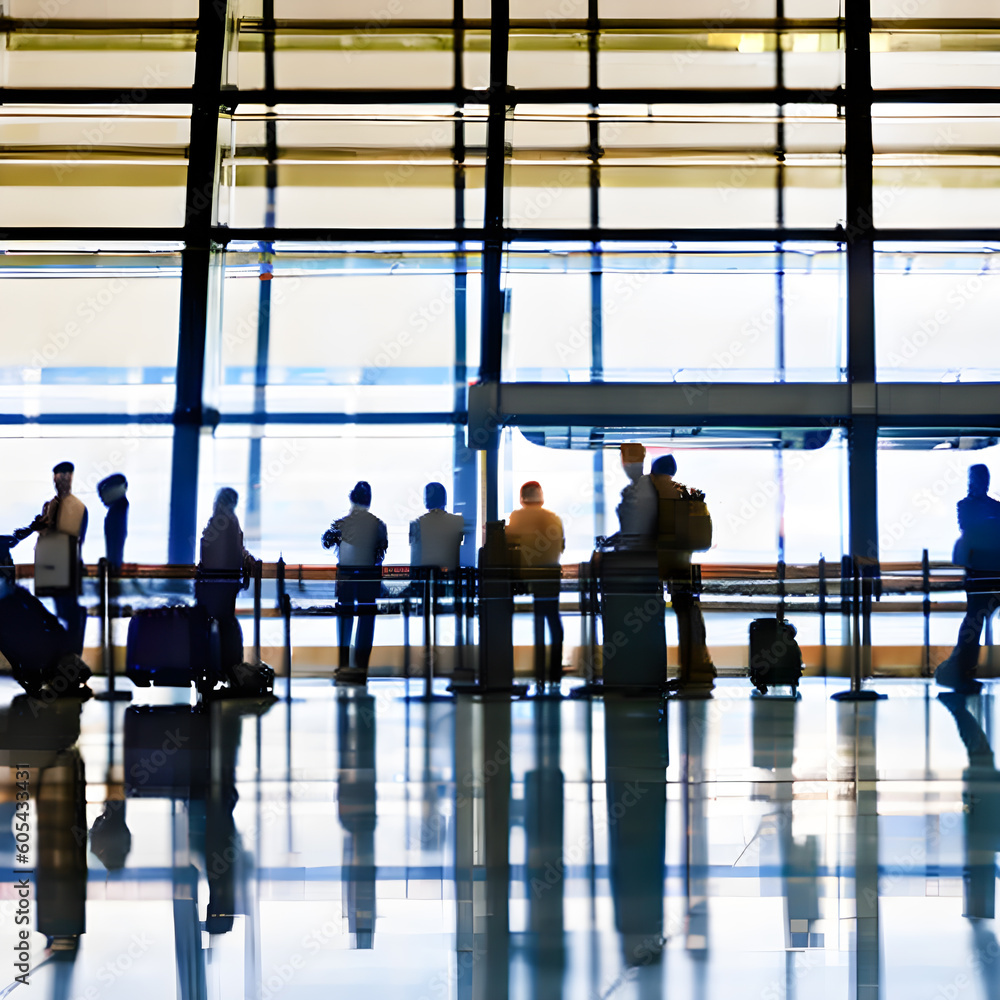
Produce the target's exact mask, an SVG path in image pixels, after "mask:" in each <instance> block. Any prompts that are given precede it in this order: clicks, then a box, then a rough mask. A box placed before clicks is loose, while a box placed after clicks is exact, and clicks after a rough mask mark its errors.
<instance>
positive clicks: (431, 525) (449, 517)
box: [410, 510, 465, 569]
mask: <svg viewBox="0 0 1000 1000" xmlns="http://www.w3.org/2000/svg"><path fill="white" fill-rule="evenodd" d="M464 534H465V520H464V519H463V517H462V515H461V514H449V513H448V512H447V511H445V510H429V511H427V513H426V514H424V515H422V516H421V517H418V518H417V519H416V520H415V521H411V522H410V565H411V566H440V567H442V568H443V569H458V563H459V550H460V549H461V547H462V536H463V535H464Z"/></svg>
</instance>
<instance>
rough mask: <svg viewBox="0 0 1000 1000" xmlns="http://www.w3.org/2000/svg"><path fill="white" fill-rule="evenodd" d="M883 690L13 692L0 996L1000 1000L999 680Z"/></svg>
mask: <svg viewBox="0 0 1000 1000" xmlns="http://www.w3.org/2000/svg"><path fill="white" fill-rule="evenodd" d="M571 683H575V682H567V684H566V685H564V688H565V689H567V690H568V688H569V686H570V684H571ZM282 684H283V682H279V691H278V693H279V694H281V695H283V694H284V690H283V688H282ZM876 686H877V687H879V688H880V690H882V691H883V692H884V693H885V694H887V695H888V698H887V699H885V700H882V701H878V702H864V703H843V702H836V701H832V700H831V699H830V695H831V694H832V693H833V692H834V691H836V690H839V689H841V688H842V687H843V683H842V682H841V681H833V680H831V681H829V682H825V681H821V680H810V681H806V682H804V683H803V688H802V697H801V699H800V700H799V701H797V702H795V701H790V700H779V699H758V698H751V697H750V691H749V685H748V682H746V681H726V682H723V683H722V684H720V686H719V688H718V689H717V692H716V697H715V698H714V699H713V700H712V701H709V702H696V701H690V702H670V703H669V704H668V705H666V707H665V708H664V707H663V706H662V705H661V703H660V701H659V700H648V701H647V700H642V699H634V700H633V699H616V700H612V699H608V700H607V701H601V700H594V701H585V700H576V699H564V700H534V701H532V700H527V701H517V702H514V703H513V704H511V703H510V702H509V701H505V700H500V701H496V702H485V703H484V702H482V701H478V700H476V701H474V700H471V699H462V700H460V701H459V702H458V703H455V702H454V701H451V700H446V699H441V700H436V701H433V702H430V703H427V702H423V701H418V700H407V699H406V698H405V697H404V696H405V694H406V690H405V686H404V683H403V682H402V681H395V680H373V681H371V682H369V685H368V690H367V692H365V691H362V690H357V689H354V690H345V689H336V688H334V687H332V686H331V685H330V684H329V683H327V682H318V681H301V682H299V681H297V682H296V683H295V687H294V690H293V698H292V700H291V702H286V701H285V700H284V699H283V698H282V699H281V700H279V701H277V702H275V703H274V704H270V705H267V704H260V703H255V702H250V701H236V702H230V703H228V704H225V705H222V704H218V705H216V706H214V707H213V708H211V709H201V708H198V707H193V706H191V705H189V704H188V702H187V700H186V694H185V693H184V692H177V693H176V694H175V695H174V696H175V697H180V698H183V699H184V701H183V703H180V704H170V703H169V701H168V699H169V697H170V695H171V692H166V694H165V693H164V692H162V691H153V692H152V694H150V693H149V692H137V697H136V700H135V704H134V705H132V706H126V705H125V704H122V703H120V702H119V703H117V704H116V703H107V702H100V701H97V700H90V701H87V702H85V703H83V704H81V703H80V702H77V701H69V700H66V701H62V702H58V703H54V704H52V705H48V706H39V705H38V704H37V703H34V704H33V703H31V702H29V701H28V700H27V699H26V698H24V697H15V696H17V695H18V689H16V688H15V687H14V686H13V685H12V684H9V683H6V682H5V686H4V687H3V689H2V692H0V694H2V703H3V704H5V705H6V704H9V705H10V707H9V708H7V709H6V710H0V755H2V758H3V759H2V763H3V764H5V765H10V766H11V767H12V768H13V767H15V766H16V765H18V764H22V765H27V770H28V773H29V775H30V777H29V779H28V781H29V784H30V786H31V800H30V815H29V822H30V826H31V832H30V838H29V840H28V841H27V844H28V849H29V851H30V852H31V856H30V857H29V865H30V870H31V872H32V875H31V876H30V878H29V881H33V894H32V896H31V899H30V913H29V916H30V923H29V927H30V935H29V944H30V948H31V957H30V965H31V967H32V971H31V974H30V985H29V986H28V987H24V986H19V985H18V984H17V982H16V980H15V979H14V977H15V975H16V974H17V970H16V969H15V968H14V963H15V961H16V951H15V950H14V948H13V945H14V943H15V942H16V941H17V940H18V937H17V934H18V930H19V929H20V928H21V926H23V925H18V924H17V923H16V916H17V914H18V912H19V911H18V905H19V903H18V895H17V891H16V882H17V880H18V879H19V878H20V877H21V872H20V871H19V870H18V871H15V869H19V868H23V867H24V866H23V865H21V866H19V865H18V863H17V861H16V860H15V853H16V840H15V829H16V828H15V826H14V819H15V817H14V810H15V798H16V796H15V790H16V783H15V775H16V772H15V770H11V771H10V772H9V777H8V779H7V781H6V784H5V787H4V793H3V800H4V801H3V805H2V806H0V808H2V809H3V810H4V816H3V819H2V822H0V830H2V833H0V851H2V852H3V856H2V858H0V864H2V865H3V866H4V867H5V868H7V869H8V870H11V871H12V874H11V875H10V877H9V878H7V879H4V880H0V948H2V949H3V954H4V955H5V956H7V957H5V958H4V959H2V960H0V961H3V962H6V963H7V964H6V965H0V986H2V985H3V984H4V983H10V984H11V986H12V987H13V989H12V990H11V993H12V995H13V996H15V997H17V996H22V995H23V996H25V997H32V996H35V997H44V998H49V997H52V998H66V1000H75V998H86V1000H97V998H115V997H122V998H125V997H130V998H131V997H140V998H144V1000H160V998H173V997H179V998H184V1000H187V998H192V1000H194V998H203V997H205V998H209V997H210V998H226V1000H229V998H250V997H256V998H262V1000H264V998H272V997H278V996H281V997H286V998H320V997H324V998H325V997H329V996H337V997H339V998H365V1000H371V998H373V997H382V996H385V997H394V998H400V1000H435V998H466V997H467V998H470V1000H471V998H490V1000H492V998H501V997H512V998H522V997H523V998H538V1000H543V998H544V1000H550V998H566V1000H577V998H587V1000H604V998H608V1000H611V998H614V1000H630V998H637V1000H638V998H642V1000H652V998H666V997H691V998H695V1000H701V998H712V1000H714V998H729V997H737V996H739V997H753V998H755V1000H756V998H761V1000H784V998H794V997H799V998H826V997H831V998H832V997H838V998H840V997H859V998H872V997H891V998H899V1000H922V998H926V1000H932V998H933V1000H955V998H958V997H961V998H967V1000H978V998H994V997H998V996H1000V944H998V941H997V937H996V927H995V923H994V915H995V884H996V867H995V854H994V852H995V851H996V850H997V849H1000V772H998V771H997V769H996V765H995V756H994V752H993V749H992V744H993V739H994V736H995V731H996V729H997V726H998V719H997V712H996V706H995V699H994V697H993V696H992V693H991V686H987V688H986V691H985V692H984V694H982V695H979V696H976V697H970V698H967V699H963V698H956V697H954V696H951V697H949V696H947V695H945V696H944V697H943V698H941V697H938V695H939V693H940V689H938V688H936V687H934V686H933V685H932V684H928V683H927V682H923V681H916V680H911V681H893V682H884V683H881V684H878V685H876ZM412 693H413V694H414V695H416V694H417V693H418V687H417V682H413V688H412ZM140 700H142V701H144V702H150V701H153V702H156V703H157V704H155V705H154V706H153V707H148V706H147V707H141V706H140ZM22 842H23V841H22ZM47 946H48V947H47ZM9 988H10V987H8V989H9ZM2 995H6V993H5V992H4V991H3V990H0V996H2Z"/></svg>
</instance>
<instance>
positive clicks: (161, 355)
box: [0, 250, 180, 418]
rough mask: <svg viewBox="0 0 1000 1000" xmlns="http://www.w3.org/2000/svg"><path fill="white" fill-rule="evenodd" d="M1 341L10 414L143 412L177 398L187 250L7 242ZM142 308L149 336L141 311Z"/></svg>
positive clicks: (2, 387) (0, 385)
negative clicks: (46, 247)
mask: <svg viewBox="0 0 1000 1000" xmlns="http://www.w3.org/2000/svg"><path fill="white" fill-rule="evenodd" d="M2 260H3V265H2V268H0V310H2V312H3V315H4V317H5V321H6V324H7V328H8V330H11V331H13V330H16V331H17V336H7V337H4V338H2V340H0V400H2V401H3V403H2V406H3V411H4V412H5V413H7V414H19V415H22V416H25V417H34V416H37V415H39V414H52V413H76V414H80V413H102V414H105V413H114V414H121V413H136V414H138V413H142V414H153V415H154V416H157V415H158V416H160V417H164V416H166V417H167V418H169V415H170V413H171V412H172V410H173V404H174V373H175V366H176V364H177V329H178V317H179V307H180V256H179V254H176V253H159V254H143V255H131V256H126V255H121V256H117V255H113V254H110V253H102V254H92V255H88V256H82V255H70V254H65V253H58V252H50V253H47V254H40V253H37V252H35V253H27V252H17V251H12V250H7V252H6V254H5V255H4V256H3V258H2ZM137 317H142V336H136V319H137Z"/></svg>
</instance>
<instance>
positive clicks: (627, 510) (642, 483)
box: [618, 476, 660, 539]
mask: <svg viewBox="0 0 1000 1000" xmlns="http://www.w3.org/2000/svg"><path fill="white" fill-rule="evenodd" d="M659 513H660V495H659V494H658V493H657V492H656V487H655V486H654V485H653V481H652V480H651V479H650V478H649V476H641V477H640V478H639V479H637V480H636V481H635V482H634V483H629V484H628V486H626V487H625V489H623V490H622V502H621V503H620V504H619V505H618V520H619V522H620V523H621V530H622V534H623V535H626V536H628V537H630V538H633V539H637V538H652V537H653V536H655V535H656V527H657V521H658V519H659Z"/></svg>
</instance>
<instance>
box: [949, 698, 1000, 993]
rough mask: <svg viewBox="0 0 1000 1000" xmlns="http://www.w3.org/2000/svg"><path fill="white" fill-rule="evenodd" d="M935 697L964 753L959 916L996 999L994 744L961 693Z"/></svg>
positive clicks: (999, 843)
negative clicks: (952, 722)
mask: <svg viewBox="0 0 1000 1000" xmlns="http://www.w3.org/2000/svg"><path fill="white" fill-rule="evenodd" d="M938 701H940V702H941V704H942V705H944V707H945V708H946V709H948V711H949V712H950V713H951V715H952V717H953V718H954V720H955V724H956V725H957V726H958V735H959V737H961V740H962V742H963V743H964V744H965V749H966V752H967V753H968V755H969V766H968V767H967V768H966V770H965V772H964V773H963V775H962V780H963V782H964V788H963V792H962V801H963V805H964V807H965V808H964V814H965V875H964V883H965V885H964V889H965V893H964V896H965V900H964V903H965V905H964V906H963V907H962V915H963V916H964V917H966V919H968V921H969V923H970V924H971V927H972V937H973V948H974V956H975V957H974V959H973V967H974V968H975V969H976V970H978V971H979V972H981V974H982V976H983V987H984V992H985V994H986V996H987V997H989V998H990V1000H998V998H1000V961H998V958H1000V943H998V942H997V937H996V933H995V932H994V931H993V929H992V927H991V926H990V925H989V924H986V923H985V921H987V920H990V921H992V920H993V919H994V918H995V916H996V853H997V851H998V850H1000V771H998V770H997V768H996V765H995V763H994V761H993V748H992V747H991V746H990V743H989V740H988V739H987V737H986V733H985V732H983V728H982V726H981V725H980V724H979V721H978V720H977V719H976V717H975V716H974V715H973V714H972V712H970V711H969V708H968V705H967V702H966V697H965V695H962V694H959V693H957V692H954V693H948V694H939V695H938Z"/></svg>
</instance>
